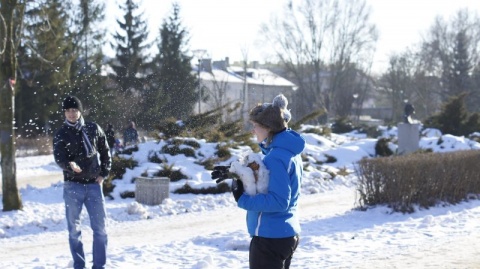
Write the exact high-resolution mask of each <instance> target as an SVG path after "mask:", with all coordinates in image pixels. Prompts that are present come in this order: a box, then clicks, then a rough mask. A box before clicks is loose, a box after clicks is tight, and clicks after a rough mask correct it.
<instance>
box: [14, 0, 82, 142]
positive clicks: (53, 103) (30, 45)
mask: <svg viewBox="0 0 480 269" xmlns="http://www.w3.org/2000/svg"><path fill="white" fill-rule="evenodd" d="M68 3H69V1H61V0H49V1H42V2H41V3H40V2H36V3H35V5H28V6H27V10H26V11H25V31H26V33H25V36H27V37H28V39H26V40H25V42H23V43H22V47H21V48H20V49H19V54H18V57H19V63H20V79H19V83H20V87H21V91H19V93H18V98H17V100H16V103H17V107H18V111H17V115H16V119H17V124H18V130H19V132H20V133H21V134H38V133H40V132H42V131H44V127H45V128H48V127H47V126H50V125H51V123H52V121H58V115H57V113H58V110H59V109H58V108H59V100H60V98H59V96H63V95H64V94H65V93H66V92H67V91H68V89H69V88H70V84H71V78H70V67H71V64H72V62H73V61H74V60H75V55H74V53H73V44H72V41H71V40H70V39H69V38H68V31H69V30H68V28H69V22H70V17H69V15H68V13H67V12H66V10H67V4H68Z"/></svg>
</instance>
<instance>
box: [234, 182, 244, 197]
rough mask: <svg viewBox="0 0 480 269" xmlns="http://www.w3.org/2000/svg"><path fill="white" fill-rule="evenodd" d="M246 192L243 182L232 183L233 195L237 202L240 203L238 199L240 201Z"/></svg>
mask: <svg viewBox="0 0 480 269" xmlns="http://www.w3.org/2000/svg"><path fill="white" fill-rule="evenodd" d="M244 192H245V189H244V188H243V182H242V181H241V180H238V179H236V180H233V181H232V194H233V198H235V201H236V202H238V199H240V196H242V194H243V193H244Z"/></svg>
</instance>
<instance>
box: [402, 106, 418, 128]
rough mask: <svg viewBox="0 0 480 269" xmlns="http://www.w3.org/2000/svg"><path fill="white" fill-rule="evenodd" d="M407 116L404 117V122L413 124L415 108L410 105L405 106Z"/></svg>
mask: <svg viewBox="0 0 480 269" xmlns="http://www.w3.org/2000/svg"><path fill="white" fill-rule="evenodd" d="M404 111H405V114H404V115H403V122H404V123H410V124H412V123H413V120H412V117H411V116H412V114H415V107H413V105H412V104H410V103H407V104H405V110H404Z"/></svg>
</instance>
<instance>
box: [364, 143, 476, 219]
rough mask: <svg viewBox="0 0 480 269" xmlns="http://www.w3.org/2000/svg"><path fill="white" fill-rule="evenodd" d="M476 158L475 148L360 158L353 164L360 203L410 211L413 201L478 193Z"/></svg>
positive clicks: (445, 199)
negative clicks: (356, 163) (357, 178)
mask: <svg viewBox="0 0 480 269" xmlns="http://www.w3.org/2000/svg"><path fill="white" fill-rule="evenodd" d="M479 162H480V152H479V151H477V150H470V151H456V152H448V153H423V154H409V155H402V156H395V157H387V158H375V159H363V160H361V161H360V162H358V166H357V167H356V173H357V175H358V177H359V181H358V192H359V194H360V199H359V202H360V205H361V207H366V206H372V205H377V204H386V205H388V206H390V207H391V208H392V209H393V210H394V211H400V212H413V210H414V205H418V206H420V207H423V208H428V207H430V206H433V205H435V204H436V203H438V202H439V201H443V202H447V203H451V204H455V203H458V202H460V201H462V200H464V199H466V197H467V195H468V194H469V193H474V194H478V193H480V183H478V175H477V174H478V171H477V166H478V163H479Z"/></svg>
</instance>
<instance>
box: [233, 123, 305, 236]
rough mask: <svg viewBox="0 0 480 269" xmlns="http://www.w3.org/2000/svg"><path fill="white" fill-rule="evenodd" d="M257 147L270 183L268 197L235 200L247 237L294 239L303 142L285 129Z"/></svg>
mask: <svg viewBox="0 0 480 269" xmlns="http://www.w3.org/2000/svg"><path fill="white" fill-rule="evenodd" d="M260 147H261V148H262V151H263V153H264V154H265V157H264V159H263V162H264V163H265V166H266V167H267V169H268V170H269V171H270V181H269V185H268V193H266V194H262V193H260V194H257V195H254V196H250V195H248V194H246V193H244V194H243V195H242V196H241V197H240V199H239V200H238V206H239V207H240V208H243V209H245V210H247V228H248V233H249V234H250V235H251V236H260V237H267V238H285V237H291V236H295V235H296V234H298V233H300V223H299V220H298V213H297V205H298V204H297V203H298V197H299V196H300V187H301V183H302V175H303V164H302V159H301V156H300V154H301V153H302V151H303V150H304V149H305V139H304V138H303V137H302V136H301V135H300V134H299V133H297V132H295V131H293V130H291V129H286V130H284V131H282V132H280V133H277V134H275V135H274V136H273V140H272V142H271V143H270V145H268V146H266V147H265V146H263V144H260Z"/></svg>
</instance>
